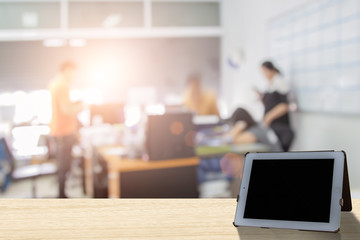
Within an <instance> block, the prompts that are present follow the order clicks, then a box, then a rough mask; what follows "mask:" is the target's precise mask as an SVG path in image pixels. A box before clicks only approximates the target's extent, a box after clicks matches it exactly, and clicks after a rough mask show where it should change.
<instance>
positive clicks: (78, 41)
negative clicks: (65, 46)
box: [69, 38, 86, 47]
mask: <svg viewBox="0 0 360 240" xmlns="http://www.w3.org/2000/svg"><path fill="white" fill-rule="evenodd" d="M85 45H86V39H83V38H74V39H70V40H69V46H70V47H84V46H85Z"/></svg>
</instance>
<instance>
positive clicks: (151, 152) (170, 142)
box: [146, 113, 195, 160]
mask: <svg viewBox="0 0 360 240" xmlns="http://www.w3.org/2000/svg"><path fill="white" fill-rule="evenodd" d="M194 138H195V127H194V124H193V122H192V113H166V114H164V115H149V116H148V121H147V133H146V147H147V153H148V156H149V160H164V159H176V158H188V157H193V156H194V155H195V152H194V142H195V141H194Z"/></svg>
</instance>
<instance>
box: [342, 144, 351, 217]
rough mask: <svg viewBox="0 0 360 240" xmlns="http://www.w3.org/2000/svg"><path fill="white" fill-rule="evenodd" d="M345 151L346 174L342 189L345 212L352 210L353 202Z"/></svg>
mask: <svg viewBox="0 0 360 240" xmlns="http://www.w3.org/2000/svg"><path fill="white" fill-rule="evenodd" d="M342 152H343V153H344V175H343V189H342V199H343V202H342V206H341V211H343V212H351V210H352V203H351V193H350V181H349V173H348V167H347V160H346V152H345V151H342Z"/></svg>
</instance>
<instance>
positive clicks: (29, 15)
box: [21, 12, 39, 27]
mask: <svg viewBox="0 0 360 240" xmlns="http://www.w3.org/2000/svg"><path fill="white" fill-rule="evenodd" d="M21 20H22V25H23V27H37V26H38V24H39V16H38V14H37V13H36V12H24V13H23V14H22V15H21Z"/></svg>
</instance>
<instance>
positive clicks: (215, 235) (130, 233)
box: [0, 199, 360, 240]
mask: <svg viewBox="0 0 360 240" xmlns="http://www.w3.org/2000/svg"><path fill="white" fill-rule="evenodd" d="M235 207H236V201H235V199H181V200H180V199H36V200H31V199H29V200H13V199H11V200H6V199H1V200H0V209H1V214H0V238H1V239H47V240H51V239H53V240H55V239H75V240H76V239H82V240H85V239H102V240H106V239H186V240H191V239H196V240H201V239H221V240H227V239H239V235H240V239H241V240H251V239H257V240H265V239H266V240H270V239H284V240H285V239H286V240H289V239H292V240H297V239H299V240H300V239H301V240H303V239H311V240H312V239H314V240H315V239H316V240H319V239H323V240H325V239H326V240H329V239H330V240H332V239H339V240H340V239H342V240H344V239H347V240H352V239H353V240H355V239H356V240H358V239H360V225H359V220H360V200H353V207H354V210H353V212H350V213H342V219H341V222H342V225H341V230H340V232H339V233H322V232H306V231H297V230H281V229H260V228H245V227H244V228H240V230H239V231H238V230H237V229H236V228H235V227H234V226H233V225H232V222H233V220H234V213H235Z"/></svg>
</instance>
